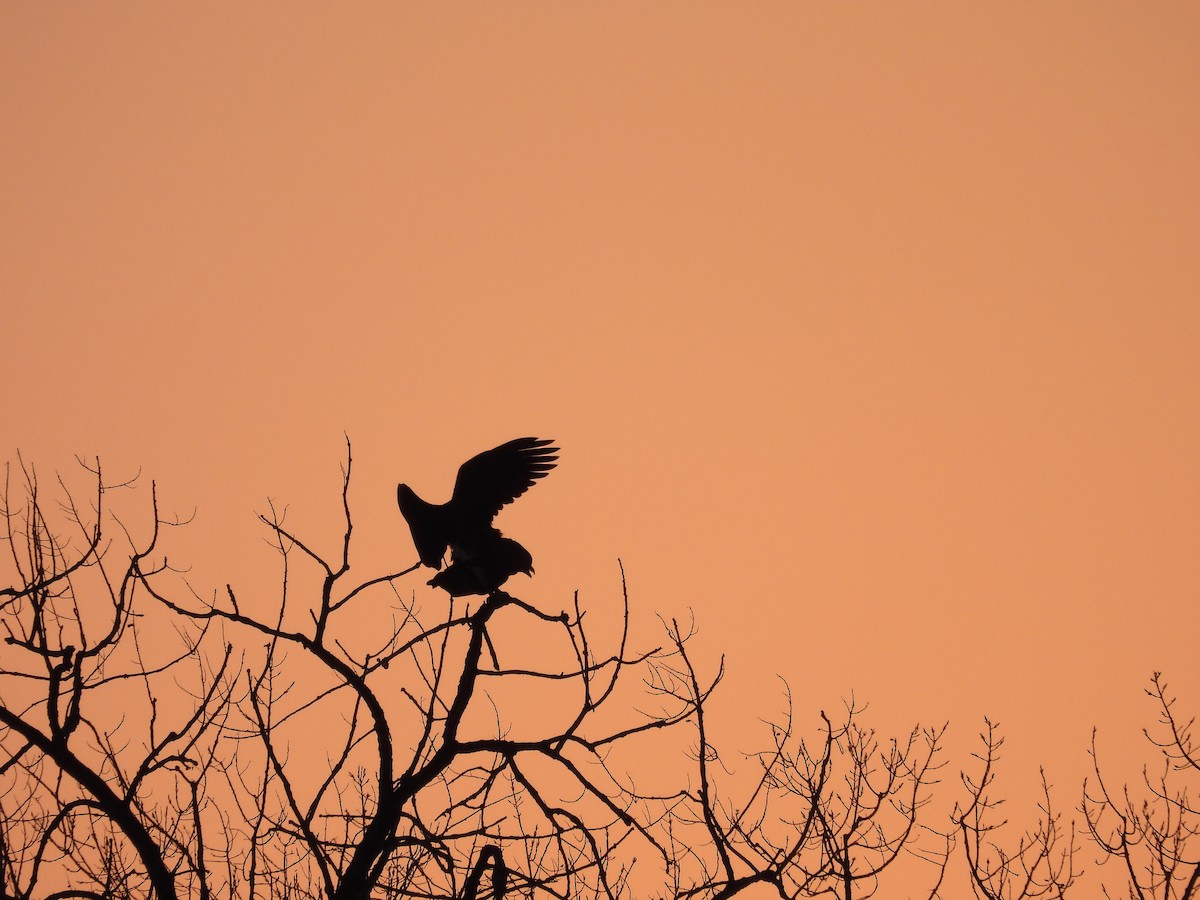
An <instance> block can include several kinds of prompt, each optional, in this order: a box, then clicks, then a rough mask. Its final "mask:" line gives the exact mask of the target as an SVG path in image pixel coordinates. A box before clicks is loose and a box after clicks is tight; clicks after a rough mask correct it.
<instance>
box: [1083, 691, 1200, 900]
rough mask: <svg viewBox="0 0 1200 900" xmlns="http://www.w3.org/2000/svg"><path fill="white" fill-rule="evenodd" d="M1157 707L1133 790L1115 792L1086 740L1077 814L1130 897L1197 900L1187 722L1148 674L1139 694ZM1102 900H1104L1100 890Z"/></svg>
mask: <svg viewBox="0 0 1200 900" xmlns="http://www.w3.org/2000/svg"><path fill="white" fill-rule="evenodd" d="M1146 694H1147V696H1149V697H1150V698H1151V699H1152V700H1153V701H1154V703H1155V705H1156V706H1157V707H1158V728H1157V730H1156V731H1153V732H1152V731H1150V730H1148V729H1147V730H1145V731H1144V734H1145V736H1146V739H1147V740H1148V741H1149V742H1150V743H1151V744H1152V745H1153V746H1154V748H1155V749H1156V751H1157V754H1158V760H1157V762H1156V764H1155V765H1153V766H1149V765H1148V766H1146V767H1145V768H1143V770H1142V778H1141V781H1142V784H1141V789H1140V790H1135V789H1131V788H1130V787H1129V786H1128V785H1124V786H1122V787H1120V788H1117V787H1115V786H1113V785H1112V783H1111V781H1110V780H1109V779H1107V778H1106V777H1105V776H1104V775H1103V774H1102V773H1101V770H1100V752H1099V749H1098V746H1097V744H1098V741H1097V737H1096V734H1095V732H1093V733H1092V748H1091V757H1092V766H1093V772H1094V778H1092V779H1089V781H1088V782H1087V783H1085V784H1084V789H1083V807H1082V809H1083V814H1084V818H1085V820H1086V822H1087V827H1088V829H1089V831H1090V833H1091V836H1092V839H1093V840H1094V841H1095V842H1096V844H1097V845H1098V846H1099V847H1100V849H1101V851H1103V853H1104V854H1105V857H1106V859H1107V860H1115V861H1116V862H1118V863H1119V865H1120V866H1121V867H1122V868H1123V869H1124V872H1125V876H1126V878H1127V890H1128V893H1127V896H1129V897H1130V898H1137V900H1142V898H1151V897H1153V898H1162V900H1191V898H1196V897H1200V807H1197V805H1196V801H1195V799H1194V796H1193V794H1192V793H1191V792H1192V791H1194V789H1195V785H1196V783H1197V782H1196V776H1197V774H1198V773H1200V754H1198V753H1197V748H1196V744H1195V737H1194V732H1193V728H1194V725H1195V719H1194V718H1191V717H1189V718H1187V719H1183V718H1180V716H1179V715H1178V713H1177V712H1176V710H1175V706H1176V698H1175V697H1174V696H1173V695H1172V694H1171V693H1170V691H1169V690H1168V688H1167V684H1166V682H1165V681H1164V680H1163V677H1162V674H1161V673H1159V672H1155V673H1154V675H1153V677H1152V678H1151V680H1150V687H1149V688H1148V689H1147V690H1146ZM1105 895H1106V896H1111V894H1110V893H1109V891H1108V890H1107V889H1105Z"/></svg>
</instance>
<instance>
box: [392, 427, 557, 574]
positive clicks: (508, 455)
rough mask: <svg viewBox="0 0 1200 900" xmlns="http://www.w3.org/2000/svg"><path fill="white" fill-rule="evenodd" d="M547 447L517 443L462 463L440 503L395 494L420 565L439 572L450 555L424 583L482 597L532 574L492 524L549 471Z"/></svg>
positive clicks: (526, 558) (521, 551)
mask: <svg viewBox="0 0 1200 900" xmlns="http://www.w3.org/2000/svg"><path fill="white" fill-rule="evenodd" d="M553 443H554V442H553V441H550V440H542V439H540V438H532V437H525V438H517V439H516V440H514V441H509V442H508V443H507V444H501V445H500V446H499V447H495V448H493V449H491V450H488V451H486V452H484V453H480V454H479V455H478V456H476V457H473V458H472V459H469V460H467V461H466V462H465V463H463V464H462V466H461V467H460V468H459V470H458V479H457V480H456V481H455V482H454V493H453V494H451V495H450V499H449V500H448V501H447V502H446V503H442V504H436V503H428V502H426V501H425V500H422V499H421V498H420V497H418V496H417V495H416V493H415V492H414V491H413V489H412V488H410V487H409V486H408V485H406V484H402V485H400V486H399V487H398V488H397V489H396V500H397V502H398V503H399V504H400V512H401V514H402V515H403V516H404V520H405V521H406V522H407V523H408V528H409V531H411V532H412V539H413V544H415V545H416V548H417V553H418V554H419V555H420V557H421V562H422V563H423V564H424V565H426V566H429V567H430V568H431V569H440V568H441V567H442V563H443V561H444V559H445V556H446V551H447V550H449V551H450V555H451V565H450V566H449V568H447V569H446V571H444V572H439V573H438V575H436V576H434V578H433V579H432V580H431V581H430V582H429V583H430V584H432V585H434V586H435V587H441V588H444V589H445V590H446V591H448V592H449V593H451V594H452V595H454V596H462V595H464V594H473V593H480V594H487V593H491V592H492V591H494V590H496V589H497V588H499V586H500V585H502V584H503V583H504V582H505V581H506V580H507V579H508V577H509V576H510V575H515V574H516V573H517V572H525V573H526V574H530V573H532V572H533V558H532V557H531V556H530V555H529V551H527V550H526V549H525V548H524V547H522V546H521V545H520V544H519V543H517V542H516V541H514V540H512V539H511V538H506V537H504V536H503V535H502V534H501V533H500V532H499V531H498V530H497V529H496V528H494V527H493V526H492V520H493V519H494V518H495V517H496V514H497V513H498V512H500V510H501V509H502V508H503V507H504V506H506V505H508V504H509V503H512V502H513V501H514V500H515V499H517V498H518V497H520V496H521V495H522V494H523V493H525V492H526V491H527V490H529V488H531V487H532V486H533V484H534V482H535V481H536V480H537V479H539V478H544V477H545V476H546V474H547V473H548V472H549V471H550V470H551V469H553V468H554V466H555V464H556V461H557V460H558V456H557V454H558V448H557V447H554V446H552V445H553Z"/></svg>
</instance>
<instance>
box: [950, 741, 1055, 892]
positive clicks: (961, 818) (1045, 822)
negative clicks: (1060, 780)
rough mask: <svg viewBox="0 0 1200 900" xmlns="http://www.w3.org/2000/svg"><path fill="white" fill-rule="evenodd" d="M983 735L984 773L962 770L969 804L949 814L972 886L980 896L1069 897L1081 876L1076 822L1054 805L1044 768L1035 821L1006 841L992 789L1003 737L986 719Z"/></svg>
mask: <svg viewBox="0 0 1200 900" xmlns="http://www.w3.org/2000/svg"><path fill="white" fill-rule="evenodd" d="M979 738H980V741H981V742H982V743H983V750H982V752H978V751H977V752H975V753H973V754H972V756H973V757H974V758H975V759H976V760H978V761H979V763H980V765H981V766H982V771H981V772H979V774H976V775H972V774H970V773H967V772H963V773H962V774H961V778H962V782H963V785H964V786H965V787H966V788H967V792H968V800H967V802H966V805H965V806H963V807H955V810H954V813H953V814H952V815H951V821H952V823H953V824H954V826H955V827H956V828H957V830H958V836H959V837H960V838H961V840H962V848H963V854H964V857H965V861H966V864H967V874H968V877H969V879H970V885H971V890H972V891H973V892H974V895H975V896H976V897H978V898H981V900H1032V898H1035V897H1049V898H1055V900H1057V898H1061V897H1065V896H1066V894H1067V890H1068V889H1069V888H1070V887H1071V885H1072V884H1074V883H1075V881H1076V879H1077V878H1078V877H1079V872H1078V870H1077V868H1076V854H1077V853H1078V850H1079V846H1078V842H1077V840H1076V833H1075V823H1074V822H1073V821H1064V819H1063V814H1062V812H1060V811H1058V810H1056V809H1055V808H1054V806H1053V804H1052V802H1051V799H1050V785H1049V783H1047V781H1046V773H1045V771H1042V772H1041V776H1042V800H1041V803H1040V804H1039V805H1038V820H1037V823H1036V824H1035V825H1034V827H1032V828H1031V829H1029V830H1027V831H1025V832H1023V833H1021V834H1020V835H1019V836H1018V837H1017V840H1016V843H1015V845H1010V846H1008V847H1006V846H1005V845H1004V844H1002V843H1001V842H1000V840H999V838H1000V833H1001V831H1002V830H1003V828H1004V826H1005V825H1006V824H1007V822H1006V820H1004V819H1000V818H998V813H999V808H1000V806H1001V805H1002V804H1003V803H1004V801H1003V800H1002V799H1000V798H997V797H996V796H995V795H994V794H993V793H992V790H993V786H994V784H995V780H996V763H997V761H998V760H999V757H1000V748H1001V747H1002V746H1003V745H1004V739H1003V738H1002V737H1001V736H1000V734H999V733H998V731H997V729H996V726H995V725H994V724H993V723H992V722H991V721H990V720H988V719H986V718H985V719H984V731H983V732H982V733H981V734H980V735H979Z"/></svg>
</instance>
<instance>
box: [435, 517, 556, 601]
mask: <svg viewBox="0 0 1200 900" xmlns="http://www.w3.org/2000/svg"><path fill="white" fill-rule="evenodd" d="M472 550H473V553H472V555H471V556H466V555H464V553H463V551H462V550H459V549H456V550H455V552H454V554H453V562H451V563H450V565H449V566H447V567H446V568H445V569H444V570H443V571H441V572H438V573H437V574H436V575H434V576H433V577H432V578H431V579H429V581H428V584H430V585H431V586H433V587H438V588H441V589H442V590H444V591H446V592H447V593H449V594H450V596H451V597H465V596H467V595H468V594H490V593H492V591H495V590H497V589H498V588H499V587H500V586H501V585H502V584H504V582H506V581H508V579H509V576H511V575H516V574H517V573H518V572H524V573H525V574H526V575H532V574H533V557H532V556H530V555H529V551H528V550H526V549H525V548H524V547H522V546H521V545H520V544H518V543H517V542H516V541H514V540H513V539H512V538H506V537H504V536H503V535H501V534H500V532H499V531H497V530H496V529H494V528H493V529H491V535H490V536H489V537H488V538H486V539H484V540H483V541H480V542H479V543H478V544H477V545H476V546H475V547H474V548H472Z"/></svg>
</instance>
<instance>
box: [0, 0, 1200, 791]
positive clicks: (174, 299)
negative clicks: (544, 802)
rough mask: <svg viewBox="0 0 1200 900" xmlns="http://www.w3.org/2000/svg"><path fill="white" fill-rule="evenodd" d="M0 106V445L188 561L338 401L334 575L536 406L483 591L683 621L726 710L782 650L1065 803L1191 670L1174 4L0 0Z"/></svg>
mask: <svg viewBox="0 0 1200 900" xmlns="http://www.w3.org/2000/svg"><path fill="white" fill-rule="evenodd" d="M0 134H2V140H0V167H2V168H0V171H2V173H3V175H2V179H0V181H2V185H3V186H2V187H0V196H2V197H3V200H2V202H0V291H2V293H0V296H2V297H3V305H4V306H3V308H4V318H3V321H4V325H5V327H4V334H5V351H6V352H5V356H6V365H5V374H4V378H3V381H2V383H0V408H2V411H3V420H2V421H3V438H4V440H3V443H4V445H5V446H4V454H5V457H6V458H8V459H15V455H16V452H17V451H18V450H19V451H20V452H21V453H22V454H23V456H24V457H25V458H26V459H28V460H31V461H33V462H34V463H36V464H37V465H38V467H39V469H40V470H41V471H42V472H43V473H50V472H53V471H54V470H55V469H63V470H67V469H69V467H70V466H71V465H72V456H73V455H74V454H81V455H85V456H89V457H90V456H96V455H99V456H100V457H101V458H102V460H103V461H104V463H105V465H106V466H107V467H108V469H109V471H110V473H112V474H113V476H114V477H119V476H122V475H133V474H135V473H136V472H138V471H139V469H140V470H141V472H142V479H143V483H144V484H145V485H147V486H148V482H149V480H150V479H155V480H156V481H157V482H158V485H159V489H160V493H161V498H162V502H163V505H164V507H165V508H166V509H167V510H168V511H174V512H178V513H180V514H181V515H187V514H190V513H191V512H192V511H193V510H195V512H196V517H195V521H194V522H193V524H192V525H190V526H189V527H188V528H187V529H185V530H183V531H181V532H179V533H173V534H172V535H171V537H170V540H171V542H172V543H171V548H170V553H171V556H172V559H173V561H174V560H178V561H179V562H180V563H181V564H182V563H183V562H184V561H187V562H189V563H191V564H193V570H192V573H191V575H190V576H189V577H190V578H191V579H192V580H193V582H194V583H195V584H196V586H197V588H198V589H199V590H200V591H201V592H202V593H203V592H205V591H207V590H210V589H211V588H212V587H213V586H215V585H219V584H224V583H225V582H226V581H232V582H234V583H235V584H237V583H241V582H244V581H252V580H253V579H255V578H258V577H260V574H259V573H261V572H268V573H270V572H273V566H274V560H273V558H272V557H271V555H270V551H269V550H268V549H267V548H266V546H265V545H264V543H263V540H262V539H263V537H264V534H263V530H262V529H261V527H260V526H256V524H255V522H254V517H253V513H254V512H255V511H258V510H261V509H263V508H265V501H266V498H267V497H272V498H275V499H276V500H277V502H280V503H282V504H287V505H288V506H289V516H291V517H292V518H291V519H289V522H290V523H291V524H292V526H293V527H294V528H295V530H297V531H299V532H301V533H308V534H312V535H315V536H316V539H317V540H318V541H319V540H322V539H336V537H337V535H338V533H339V531H338V528H339V526H340V523H339V520H338V515H339V510H340V501H339V496H338V490H339V485H340V481H339V479H340V475H339V471H338V466H339V464H340V463H341V462H342V461H343V458H344V437H343V434H344V433H345V434H348V435H349V437H350V439H351V441H352V442H353V447H354V456H355V462H354V465H355V476H354V477H355V482H354V485H353V490H352V494H351V502H352V506H353V508H354V511H355V516H356V528H357V532H356V535H357V537H356V539H359V540H361V542H362V543H361V545H360V547H359V550H358V552H359V554H360V555H358V556H356V557H354V558H353V560H352V561H353V563H354V564H355V566H357V567H360V570H361V572H362V573H363V575H364V577H367V576H369V575H372V574H379V573H382V572H384V571H388V570H389V569H395V568H401V567H403V566H406V565H408V564H409V563H411V562H413V561H414V560H415V558H416V556H415V551H414V550H413V548H412V545H411V542H410V540H409V537H408V533H407V529H406V528H405V525H404V523H403V521H402V519H401V518H400V516H399V513H398V512H397V510H396V507H395V493H394V492H395V486H396V482H398V481H405V482H407V483H409V484H410V485H412V486H413V487H414V488H415V489H416V490H417V491H418V492H419V493H420V494H421V495H422V496H424V497H426V498H427V499H431V500H441V499H445V497H447V496H448V494H449V491H450V488H451V486H452V484H453V478H454V473H455V471H456V470H457V467H458V465H459V464H460V463H461V462H463V461H464V460H465V459H467V458H468V457H469V456H471V455H473V454H474V453H477V452H479V451H481V450H485V449H487V448H489V447H492V446H495V445H496V444H499V443H501V442H503V441H506V440H509V439H510V438H514V437H518V436H521V435H527V434H528V435H536V436H542V437H552V438H555V439H556V440H557V441H558V442H559V446H561V447H562V459H561V464H560V466H559V468H558V469H557V470H556V471H555V472H554V473H552V474H551V476H550V477H549V478H547V479H546V480H545V481H543V482H541V483H539V484H538V485H537V487H536V488H535V489H534V490H532V491H531V492H530V493H529V494H528V495H527V496H526V497H524V498H522V499H521V500H520V502H519V503H517V504H516V505H515V506H514V507H512V508H511V509H510V510H508V511H506V512H504V513H503V514H502V515H501V517H500V519H499V520H498V523H497V524H499V525H500V527H501V528H503V529H504V530H505V531H506V532H507V533H510V534H512V535H513V536H514V537H517V538H518V539H520V540H521V541H522V542H523V543H524V544H525V545H526V546H528V547H529V548H530V549H531V551H532V552H533V555H534V559H535V564H536V567H537V575H536V576H535V578H534V579H533V580H532V581H529V582H524V579H523V577H519V578H518V579H516V580H514V582H513V583H512V585H511V587H512V588H513V590H514V593H517V594H519V595H520V596H522V597H524V598H526V599H528V600H530V601H531V602H536V603H538V604H539V605H542V606H544V607H546V608H547V609H551V608H559V607H561V606H562V605H563V604H566V603H568V602H569V600H570V593H571V591H573V590H574V589H576V588H578V589H579V590H580V592H581V596H582V597H583V598H584V601H585V602H586V603H587V604H588V605H589V607H590V608H593V609H595V610H597V612H596V615H597V616H604V615H616V610H617V609H618V607H619V599H620V581H619V577H620V576H619V571H618V568H617V559H618V557H619V558H621V559H622V560H623V561H624V564H625V567H626V570H627V572H628V577H629V587H630V592H631V597H632V600H633V603H634V607H635V621H636V625H637V627H638V628H639V629H641V632H642V633H643V634H647V635H652V634H653V633H654V630H655V629H656V628H657V627H658V626H657V621H656V619H655V615H656V614H662V615H664V616H666V617H671V616H679V617H685V616H686V615H687V614H688V612H687V611H688V610H689V609H693V610H694V611H695V616H696V619H697V622H698V625H699V628H700V637H699V642H698V645H697V647H698V650H697V653H698V660H699V662H700V663H701V664H702V665H708V666H709V667H715V664H716V659H717V657H718V656H719V654H720V653H722V652H723V653H725V654H726V655H727V663H728V666H729V669H730V677H729V683H728V684H727V685H726V692H725V694H724V698H725V699H724V700H723V704H724V705H723V706H722V707H720V714H721V715H722V716H723V717H724V718H723V720H722V721H723V727H724V728H726V729H727V733H729V734H730V735H732V737H731V738H730V741H731V743H732V745H733V748H734V749H753V746H754V745H755V742H756V738H755V732H754V729H755V728H758V727H760V726H759V724H758V718H759V717H769V716H771V715H774V714H775V713H777V712H778V711H779V710H780V709H781V708H782V699H781V694H780V690H779V687H778V682H777V681H776V679H775V676H776V675H777V674H778V675H782V676H784V677H785V678H787V679H788V681H789V682H790V683H791V685H792V688H793V691H794V693H795V695H796V700H797V712H798V715H799V717H800V720H801V721H802V722H804V723H805V724H806V726H807V725H811V724H812V722H814V721H815V719H816V711H817V710H818V709H820V708H830V709H834V708H836V707H837V706H838V705H839V703H840V698H843V697H848V696H849V695H850V693H851V692H854V694H855V695H856V696H857V697H858V698H860V699H861V700H865V701H868V702H870V704H871V713H872V715H876V717H877V718H876V721H877V722H880V723H881V725H882V726H883V727H884V729H885V730H887V729H893V730H894V729H900V728H904V727H906V726H907V724H910V723H912V722H914V721H917V720H920V721H923V722H931V723H932V722H939V721H942V720H945V719H949V720H950V721H951V726H952V729H953V730H955V731H956V732H957V733H958V734H959V735H960V736H961V737H962V739H963V740H966V739H969V738H970V737H971V736H972V735H973V734H974V733H975V732H976V731H977V730H978V727H979V723H980V720H981V717H982V716H983V715H985V714H986V715H989V716H991V717H993V718H994V719H996V720H998V721H999V722H1001V723H1002V726H1003V730H1004V733H1005V735H1006V736H1007V738H1008V744H1007V745H1006V751H1007V756H1006V764H1009V765H1011V770H1010V771H1011V773H1012V777H1013V778H1014V779H1015V780H1017V781H1022V780H1028V779H1030V778H1031V776H1032V775H1033V774H1034V773H1035V772H1036V770H1035V769H1034V768H1033V767H1034V766H1035V765H1036V763H1038V762H1043V763H1045V764H1046V765H1047V767H1048V770H1049V772H1050V776H1051V780H1052V781H1053V782H1054V783H1055V784H1056V787H1057V788H1060V789H1061V790H1062V792H1063V793H1062V797H1063V800H1064V805H1066V806H1070V805H1073V804H1074V803H1075V802H1076V801H1077V782H1078V780H1079V779H1080V778H1081V777H1082V775H1083V773H1084V768H1085V764H1086V757H1085V755H1084V751H1085V749H1086V747H1087V743H1088V739H1089V736H1090V733H1091V729H1092V726H1093V725H1095V726H1098V727H1099V729H1100V734H1101V740H1102V746H1112V747H1113V750H1114V753H1125V752H1127V751H1128V752H1129V753H1130V754H1133V751H1134V750H1137V749H1138V748H1139V743H1138V742H1139V741H1140V735H1139V730H1140V728H1141V726H1142V725H1144V724H1149V722H1150V720H1151V718H1152V716H1153V710H1152V709H1151V707H1150V706H1149V704H1147V703H1146V702H1145V701H1144V699H1143V698H1142V696H1141V692H1142V688H1143V687H1144V686H1145V685H1146V683H1147V680H1148V678H1149V676H1150V674H1151V672H1152V671H1155V670H1159V669H1161V670H1163V671H1164V672H1165V673H1166V675H1167V680H1168V682H1169V683H1170V684H1171V685H1172V687H1173V688H1175V689H1176V690H1177V691H1178V692H1179V693H1180V694H1181V695H1182V697H1183V702H1184V704H1185V706H1187V708H1189V709H1191V710H1196V709H1198V708H1200V667H1198V666H1197V663H1196V654H1197V646H1198V644H1197V625H1200V616H1198V614H1197V599H1198V594H1200V590H1198V589H1200V465H1198V460H1200V163H1198V161H1200V5H1197V4H1194V3H1182V2H1180V3H1144V4H1129V3H1109V2H1099V0H1088V2H1076V3H1066V2H1064V3H1037V4H1034V3H1004V4H983V3H963V2H946V3H910V4H868V3H807V2H792V3H748V4H732V3H654V4H631V3H607V4H589V5H583V4H547V3H522V4H494V3H489V4H475V3H462V4H433V3H411V4H410V3H404V4H401V3H386V4H385V3H373V4H353V5H347V4H336V5H332V4H330V5H321V4H310V3H304V4H286V5H284V4H273V3H261V4H243V3H227V4H221V3H215V4H213V3H206V4H189V5H185V4H161V3H133V2H126V3H120V4H79V3H6V4H4V5H3V6H0ZM423 580H424V579H423V577H422V578H420V579H418V578H417V577H416V576H413V580H412V584H411V586H409V587H410V588H411V589H412V590H416V591H418V593H419V594H421V592H425V591H426V590H427V589H426V588H424V586H423V583H422V582H423ZM425 596H426V602H427V604H428V605H429V606H430V607H431V608H432V607H433V606H434V605H436V604H437V603H438V602H439V599H438V597H437V596H436V595H435V594H434V593H433V592H432V591H429V592H428V593H427V594H426V595H425ZM741 734H745V735H746V738H745V741H744V744H745V746H741V745H739V743H738V742H739V740H740V737H739V735H741ZM1105 742H1109V743H1107V744H1106V743H1105ZM1122 748H1125V749H1122ZM1130 748H1132V749H1130ZM1136 758H1137V757H1136V754H1134V755H1131V756H1129V759H1130V760H1136ZM1131 765H1132V762H1131ZM1135 776H1136V770H1135V769H1130V770H1129V772H1128V777H1131V778H1132V777H1135Z"/></svg>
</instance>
